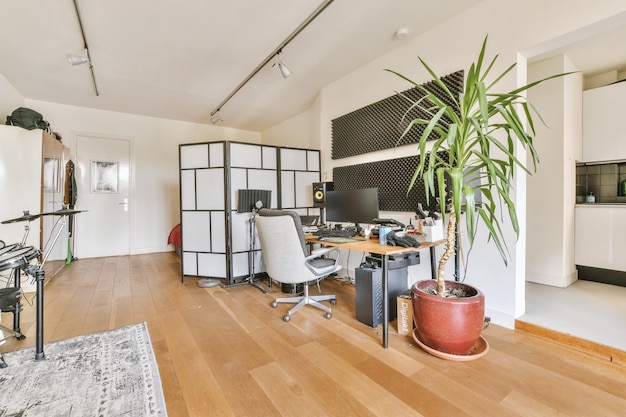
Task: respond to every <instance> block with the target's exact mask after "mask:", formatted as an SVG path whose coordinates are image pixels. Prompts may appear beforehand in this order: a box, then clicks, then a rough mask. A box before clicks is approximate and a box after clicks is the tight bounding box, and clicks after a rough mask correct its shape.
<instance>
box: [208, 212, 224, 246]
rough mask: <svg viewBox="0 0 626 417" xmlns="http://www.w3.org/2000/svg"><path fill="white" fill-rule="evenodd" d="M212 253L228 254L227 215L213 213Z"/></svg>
mask: <svg viewBox="0 0 626 417" xmlns="http://www.w3.org/2000/svg"><path fill="white" fill-rule="evenodd" d="M211 252H219V253H226V214H225V212H223V211H212V212H211Z"/></svg>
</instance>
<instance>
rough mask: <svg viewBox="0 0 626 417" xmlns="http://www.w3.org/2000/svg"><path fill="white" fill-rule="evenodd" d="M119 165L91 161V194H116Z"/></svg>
mask: <svg viewBox="0 0 626 417" xmlns="http://www.w3.org/2000/svg"><path fill="white" fill-rule="evenodd" d="M118 170H119V164H118V163H117V162H111V161H91V192H92V193H117V187H118Z"/></svg>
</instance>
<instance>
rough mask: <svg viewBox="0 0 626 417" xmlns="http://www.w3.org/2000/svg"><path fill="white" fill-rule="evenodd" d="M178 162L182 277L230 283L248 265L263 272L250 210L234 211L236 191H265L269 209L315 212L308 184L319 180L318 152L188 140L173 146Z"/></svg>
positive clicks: (244, 272) (241, 277) (245, 275)
mask: <svg viewBox="0 0 626 417" xmlns="http://www.w3.org/2000/svg"><path fill="white" fill-rule="evenodd" d="M179 162H180V207H181V233H182V279H183V281H184V279H185V277H186V276H195V277H201V278H219V279H223V280H224V284H225V285H232V284H236V283H238V282H241V280H245V279H246V278H248V277H249V276H250V275H251V274H252V272H253V268H252V264H254V273H258V272H261V271H263V264H262V255H261V253H260V250H259V249H260V248H259V247H258V240H257V239H256V238H253V239H251V233H250V231H251V230H250V227H251V221H250V220H251V216H253V215H254V213H253V212H252V211H251V210H250V211H246V212H238V211H237V206H238V194H239V190H269V191H271V207H270V208H279V209H290V210H291V209H292V210H294V211H296V212H298V213H300V214H318V213H319V212H318V209H315V208H313V196H312V194H313V192H312V184H313V183H314V182H319V181H320V155H319V151H318V150H313V149H298V148H286V147H275V146H266V145H257V144H249V143H240V142H232V141H220V142H208V143H190V144H183V145H179ZM253 233H256V231H254V230H253ZM252 236H256V235H252ZM253 241H255V242H257V243H256V246H255V247H254V248H252V242H253ZM251 251H252V254H253V256H250V254H251ZM251 259H252V260H253V262H251Z"/></svg>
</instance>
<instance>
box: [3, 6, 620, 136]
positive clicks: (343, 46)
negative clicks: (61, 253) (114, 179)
mask: <svg viewBox="0 0 626 417" xmlns="http://www.w3.org/2000/svg"><path fill="white" fill-rule="evenodd" d="M480 1H482V0H447V1H426V0H393V1H382V0H335V1H334V2H332V3H331V4H330V5H329V6H328V8H327V9H326V10H324V11H323V12H322V13H321V14H320V16H319V17H317V19H315V20H314V21H313V22H312V23H311V24H310V25H309V26H308V27H307V28H305V29H304V30H303V31H302V32H301V33H300V34H299V35H297V36H296V37H295V38H294V39H293V41H292V42H290V43H289V44H288V45H287V46H286V47H285V48H284V49H283V54H282V58H283V60H284V61H285V63H286V64H287V65H288V66H289V68H290V69H291V70H292V71H293V74H292V75H291V77H289V78H287V79H283V78H282V77H281V75H280V73H279V71H278V69H277V68H272V65H271V63H269V64H268V65H266V66H265V67H264V68H263V69H262V70H261V71H260V72H259V73H258V74H257V75H256V76H255V77H254V78H252V80H251V81H250V82H249V83H248V84H246V85H245V86H244V87H243V88H242V89H241V90H240V91H239V92H238V93H237V94H236V95H235V96H234V97H233V98H232V99H231V100H230V101H229V102H228V103H227V104H226V105H224V106H223V108H222V111H221V112H220V114H221V116H222V117H223V119H224V120H223V121H222V122H220V124H221V125H223V126H229V127H235V128H240V129H248V130H254V131H261V130H263V129H265V128H267V127H270V126H272V125H274V124H276V123H278V122H281V121H283V120H285V119H287V118H289V117H291V116H293V115H296V114H298V113H300V112H302V111H304V110H306V109H307V108H309V107H310V105H311V104H312V101H313V100H314V98H315V96H316V94H317V93H318V92H319V90H320V88H321V87H322V86H324V85H326V84H329V83H330V82H332V81H334V80H336V79H338V78H340V77H341V76H343V75H345V74H347V73H349V72H350V71H352V70H354V69H356V68H358V67H360V66H362V65H364V64H365V63H367V62H369V61H371V60H373V59H375V58H376V57H378V56H380V55H382V54H384V53H385V52H388V51H390V50H392V49H393V48H395V47H397V46H400V45H401V42H402V41H397V40H395V39H394V33H395V31H396V30H397V29H398V28H401V27H405V28H408V29H409V38H410V37H414V36H417V35H419V34H420V33H422V32H424V31H426V30H428V29H429V28H431V27H433V26H436V25H438V24H439V23H441V22H442V21H444V20H446V19H448V18H449V17H450V16H451V13H459V12H462V11H463V10H465V9H467V8H468V7H472V6H473V5H475V4H477V3H479V2H480ZM76 2H77V3H78V7H79V10H80V14H81V18H82V22H83V25H84V32H85V35H86V40H87V43H88V46H89V52H90V55H91V58H92V62H93V66H94V72H95V78H96V81H97V85H98V89H99V92H100V95H99V96H96V95H95V93H94V87H93V82H92V79H91V73H90V71H89V67H88V66H87V65H81V66H74V67H72V66H70V65H69V64H68V63H67V61H66V54H68V53H73V54H81V53H83V40H82V37H81V32H80V28H79V25H78V19H77V17H76V13H75V11H74V1H73V0H57V1H41V0H19V1H4V2H3V4H2V13H1V14H0V39H3V46H2V47H1V48H0V74H2V75H4V77H5V78H6V79H7V80H8V81H9V82H10V83H11V84H12V85H13V86H14V87H15V88H16V89H17V90H18V91H19V92H20V93H21V94H22V95H23V96H25V97H26V98H29V99H36V100H42V101H50V102H55V103H64V104H71V105H76V106H83V107H91V108H97V109H105V110H113V111H119V112H124V113H132V114H141V115H148V116H154V117H160V118H167V119H174V120H185V121H191V122H197V123H210V114H211V111H212V110H214V109H215V108H216V107H217V106H218V105H219V104H220V102H221V101H222V100H224V99H225V98H226V97H227V96H228V95H229V93H231V91H233V90H234V89H235V87H236V86H237V85H238V84H239V83H240V82H242V81H243V80H244V79H245V78H246V76H248V75H249V74H250V73H251V72H252V71H253V70H254V69H255V68H256V67H257V66H258V65H259V64H260V63H261V62H262V61H263V60H264V59H265V58H266V57H267V56H268V55H269V54H271V52H272V51H274V50H275V49H276V48H277V47H278V46H279V45H280V44H281V43H282V42H283V41H284V40H285V39H286V38H287V37H288V36H289V35H290V34H291V33H292V32H293V31H294V30H295V29H296V28H297V27H298V26H299V25H300V24H301V23H302V22H304V21H305V20H306V18H307V17H308V16H309V15H310V14H311V13H312V12H313V11H314V10H316V9H317V8H318V7H319V6H320V5H321V4H322V3H323V2H322V0H297V1H294V0H263V1H254V0H229V1H223V0H222V1H217V0H184V1H181V0H106V1H104V0H102V1H87V0H76ZM622 39H624V38H622ZM622 43H623V42H622ZM617 44H618V45H619V43H617ZM596 52H597V51H596ZM585 54H586V53H585V52H582V56H585ZM612 55H613V56H612V58H614V57H615V55H616V54H615V53H613V54H612ZM602 59H603V58H601V57H595V58H594V61H595V64H593V65H594V67H593V68H588V69H587V71H591V72H594V71H595V72H597V71H599V70H600V69H599V67H598V65H600V64H599V63H600V62H601V61H602ZM620 59H621V58H620ZM594 61H592V62H594ZM272 62H273V61H272ZM624 62H626V59H625V60H622V63H624Z"/></svg>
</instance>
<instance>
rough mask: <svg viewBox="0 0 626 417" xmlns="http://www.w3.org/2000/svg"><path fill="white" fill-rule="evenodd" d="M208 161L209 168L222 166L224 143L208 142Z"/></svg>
mask: <svg viewBox="0 0 626 417" xmlns="http://www.w3.org/2000/svg"><path fill="white" fill-rule="evenodd" d="M209 162H210V165H209V166H210V167H211V168H219V167H223V166H224V144H223V143H211V144H209Z"/></svg>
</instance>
